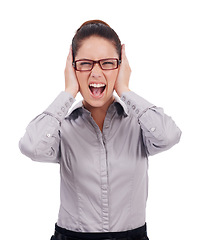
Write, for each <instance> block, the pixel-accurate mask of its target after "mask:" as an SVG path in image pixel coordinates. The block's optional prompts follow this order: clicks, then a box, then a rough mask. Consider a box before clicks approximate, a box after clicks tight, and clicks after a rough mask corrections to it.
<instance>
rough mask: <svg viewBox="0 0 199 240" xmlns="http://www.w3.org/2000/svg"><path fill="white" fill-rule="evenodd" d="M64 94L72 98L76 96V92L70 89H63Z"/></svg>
mask: <svg viewBox="0 0 199 240" xmlns="http://www.w3.org/2000/svg"><path fill="white" fill-rule="evenodd" d="M65 92H67V93H70V94H71V95H72V96H73V97H74V98H75V97H76V95H77V91H75V90H73V89H70V88H65Z"/></svg>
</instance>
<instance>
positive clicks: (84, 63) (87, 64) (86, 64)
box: [80, 61, 92, 66]
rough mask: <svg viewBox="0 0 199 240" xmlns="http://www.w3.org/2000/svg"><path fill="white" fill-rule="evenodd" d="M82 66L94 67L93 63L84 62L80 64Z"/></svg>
mask: <svg viewBox="0 0 199 240" xmlns="http://www.w3.org/2000/svg"><path fill="white" fill-rule="evenodd" d="M80 65H81V66H90V65H92V63H91V62H86V61H84V62H80Z"/></svg>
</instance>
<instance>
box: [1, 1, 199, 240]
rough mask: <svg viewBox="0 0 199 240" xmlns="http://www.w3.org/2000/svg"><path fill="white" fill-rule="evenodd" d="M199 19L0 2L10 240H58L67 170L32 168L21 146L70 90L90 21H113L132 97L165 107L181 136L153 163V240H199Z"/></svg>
mask: <svg viewBox="0 0 199 240" xmlns="http://www.w3.org/2000/svg"><path fill="white" fill-rule="evenodd" d="M198 13H199V7H198V1H197V0H196V1H194V0H187V1H185V0H167V1H162V0H137V1H134V0H133V1H112V0H109V1H108V0H106V1H103V0H101V1H86V0H81V1H78V0H75V1H66V0H65V1H64V0H57V1H52V0H34V1H29V0H24V1H23V0H17V1H14V0H10V1H9V0H7V1H1V2H0V34H1V37H0V81H1V84H0V89H1V91H0V98H1V99H0V112H1V117H0V121H1V138H0V139H1V140H0V141H1V145H0V146H1V159H0V164H1V166H0V190H1V197H0V201H1V203H0V226H1V234H0V235H1V239H2V240H4V239H5V240H7V239H20V240H27V239H28V240H36V239H37V240H49V239H50V237H51V235H52V234H53V231H54V224H55V222H56V220H57V214H58V210H59V165H58V164H45V163H36V162H33V161H31V160H30V159H28V158H27V157H25V156H23V155H22V154H21V153H20V151H19V149H18V141H19V139H20V138H21V137H22V136H23V134H24V131H25V128H26V126H27V124H28V123H29V122H30V121H31V120H32V119H33V118H34V117H35V116H36V115H38V114H40V113H41V112H42V111H43V110H45V109H46V108H47V107H48V105H49V104H50V103H51V102H52V101H53V100H54V98H55V97H56V96H57V95H58V94H59V92H60V91H62V90H64V67H65V61H66V57H67V54H68V50H69V47H70V44H71V40H72V37H73V35H74V34H75V30H76V29H77V28H78V27H79V26H80V25H81V24H82V23H83V22H84V21H86V20H90V19H101V20H104V21H106V22H107V23H108V24H109V25H111V27H112V28H113V29H115V31H116V32H117V33H118V35H119V36H120V38H121V41H122V43H125V44H126V53H127V57H128V59H129V62H130V65H131V68H132V75H131V82H130V88H131V90H133V91H135V92H136V93H137V94H139V95H141V96H142V97H144V98H146V99H147V100H148V101H150V102H152V103H154V104H156V105H157V106H161V107H163V108H164V110H165V112H166V113H167V114H168V115H170V116H172V118H173V119H174V120H175V122H176V123H177V125H178V126H179V127H180V128H181V130H182V132H183V134H182V138H181V142H180V143H179V144H178V145H176V146H174V147H173V148H172V149H171V150H169V151H167V152H164V153H162V154H159V155H156V156H154V157H151V158H150V159H149V197H148V204H147V223H148V234H149V237H150V239H151V240H160V239H161V240H168V239H171V240H172V239H181V240H187V239H199V236H198V216H199V207H198V204H199V194H198V189H199V187H198V185H199V174H198V172H199V163H198V162H199V157H198V149H199V147H198V136H197V135H198V134H199V131H198V128H199V124H198V122H199V114H198V103H199V97H198V95H199V94H198V89H199V88H198V86H199V85H198V84H197V83H198V82H199V14H198ZM77 98H78V99H81V97H80V96H78V97H77ZM118 191H119V189H118Z"/></svg>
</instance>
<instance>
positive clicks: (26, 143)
mask: <svg viewBox="0 0 199 240" xmlns="http://www.w3.org/2000/svg"><path fill="white" fill-rule="evenodd" d="M74 101H75V100H74V98H73V96H72V95H71V94H70V93H67V92H61V93H60V94H59V96H58V97H57V98H56V99H55V101H54V102H53V103H52V104H51V105H50V106H49V107H48V108H47V109H46V111H44V112H43V113H42V114H40V115H39V116H37V117H36V118H35V119H33V120H32V121H31V122H30V123H29V125H28V127H27V128H26V133H25V135H24V136H23V137H22V138H21V140H20V142H19V148H20V150H21V152H22V153H23V154H24V155H26V156H27V157H29V158H31V159H32V160H34V161H40V162H55V163H57V162H59V156H60V152H59V148H60V147H59V146H60V135H59V132H60V127H61V123H62V121H63V120H64V117H65V115H66V114H67V112H68V110H69V108H70V106H71V105H72V103H73V102H74Z"/></svg>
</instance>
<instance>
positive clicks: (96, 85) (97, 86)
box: [89, 83, 106, 88]
mask: <svg viewBox="0 0 199 240" xmlns="http://www.w3.org/2000/svg"><path fill="white" fill-rule="evenodd" d="M89 86H90V87H95V88H100V87H104V86H106V85H105V84H103V83H91V84H90V85H89Z"/></svg>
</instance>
